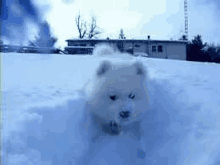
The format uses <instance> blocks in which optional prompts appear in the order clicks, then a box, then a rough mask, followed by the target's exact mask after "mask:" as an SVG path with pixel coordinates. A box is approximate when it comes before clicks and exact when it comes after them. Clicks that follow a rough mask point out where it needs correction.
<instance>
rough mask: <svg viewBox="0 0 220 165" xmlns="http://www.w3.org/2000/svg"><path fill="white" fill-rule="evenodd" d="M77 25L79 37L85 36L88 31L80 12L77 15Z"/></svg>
mask: <svg viewBox="0 0 220 165" xmlns="http://www.w3.org/2000/svg"><path fill="white" fill-rule="evenodd" d="M75 21H76V26H77V29H78V31H79V38H84V37H85V35H86V31H87V26H86V22H85V21H83V20H81V15H80V13H79V14H78V15H77V16H76V17H75Z"/></svg>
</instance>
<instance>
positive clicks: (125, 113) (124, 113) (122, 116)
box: [119, 111, 130, 119]
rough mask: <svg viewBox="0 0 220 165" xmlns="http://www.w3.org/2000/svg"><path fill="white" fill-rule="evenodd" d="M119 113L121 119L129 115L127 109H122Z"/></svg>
mask: <svg viewBox="0 0 220 165" xmlns="http://www.w3.org/2000/svg"><path fill="white" fill-rule="evenodd" d="M119 115H120V116H121V118H122V119H127V118H128V117H129V116H130V112H129V111H122V112H120V113H119Z"/></svg>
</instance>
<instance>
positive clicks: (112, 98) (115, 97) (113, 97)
mask: <svg viewBox="0 0 220 165" xmlns="http://www.w3.org/2000/svg"><path fill="white" fill-rule="evenodd" d="M109 98H110V99H111V100H112V101H115V100H117V99H118V96H116V95H110V96H109Z"/></svg>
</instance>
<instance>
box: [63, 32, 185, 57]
mask: <svg viewBox="0 0 220 165" xmlns="http://www.w3.org/2000/svg"><path fill="white" fill-rule="evenodd" d="M66 41H67V43H68V46H67V47H65V50H66V51H67V52H68V53H69V54H79V53H80V51H77V49H81V50H82V48H84V50H88V52H87V51H83V53H84V54H91V51H92V49H93V48H94V47H95V45H97V44H109V45H110V46H112V47H113V48H114V49H115V50H116V49H118V50H119V51H121V52H130V53H131V54H135V53H146V54H148V57H152V58H167V59H178V60H186V44H187V42H186V41H171V40H151V39H150V37H149V36H148V39H147V40H138V39H109V38H107V39H72V40H66ZM87 47H88V49H86V48H87ZM81 52H82V51H81ZM83 53H82V54H83Z"/></svg>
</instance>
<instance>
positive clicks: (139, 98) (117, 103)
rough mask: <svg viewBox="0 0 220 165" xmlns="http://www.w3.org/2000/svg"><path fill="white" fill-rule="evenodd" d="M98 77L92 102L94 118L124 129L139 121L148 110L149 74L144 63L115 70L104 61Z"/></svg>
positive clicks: (122, 66) (114, 67) (113, 66)
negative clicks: (119, 125) (120, 125)
mask: <svg viewBox="0 0 220 165" xmlns="http://www.w3.org/2000/svg"><path fill="white" fill-rule="evenodd" d="M96 76H97V84H96V89H95V90H94V93H93V96H92V99H91V100H90V101H89V104H90V106H91V111H92V114H94V115H96V116H98V117H99V118H102V119H103V120H105V121H107V122H112V121H113V122H115V123H119V124H122V125H123V124H128V123H131V122H133V121H136V120H139V119H140V118H141V117H142V116H143V115H142V114H143V113H144V112H145V111H146V110H148V97H147V91H146V87H145V85H146V84H145V83H146V82H145V81H146V80H145V76H146V72H145V70H144V68H143V66H142V64H141V63H138V62H136V63H134V64H126V65H118V66H116V65H112V64H111V63H110V62H108V61H104V62H103V63H102V64H101V65H100V67H99V68H98V70H97V75H96Z"/></svg>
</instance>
